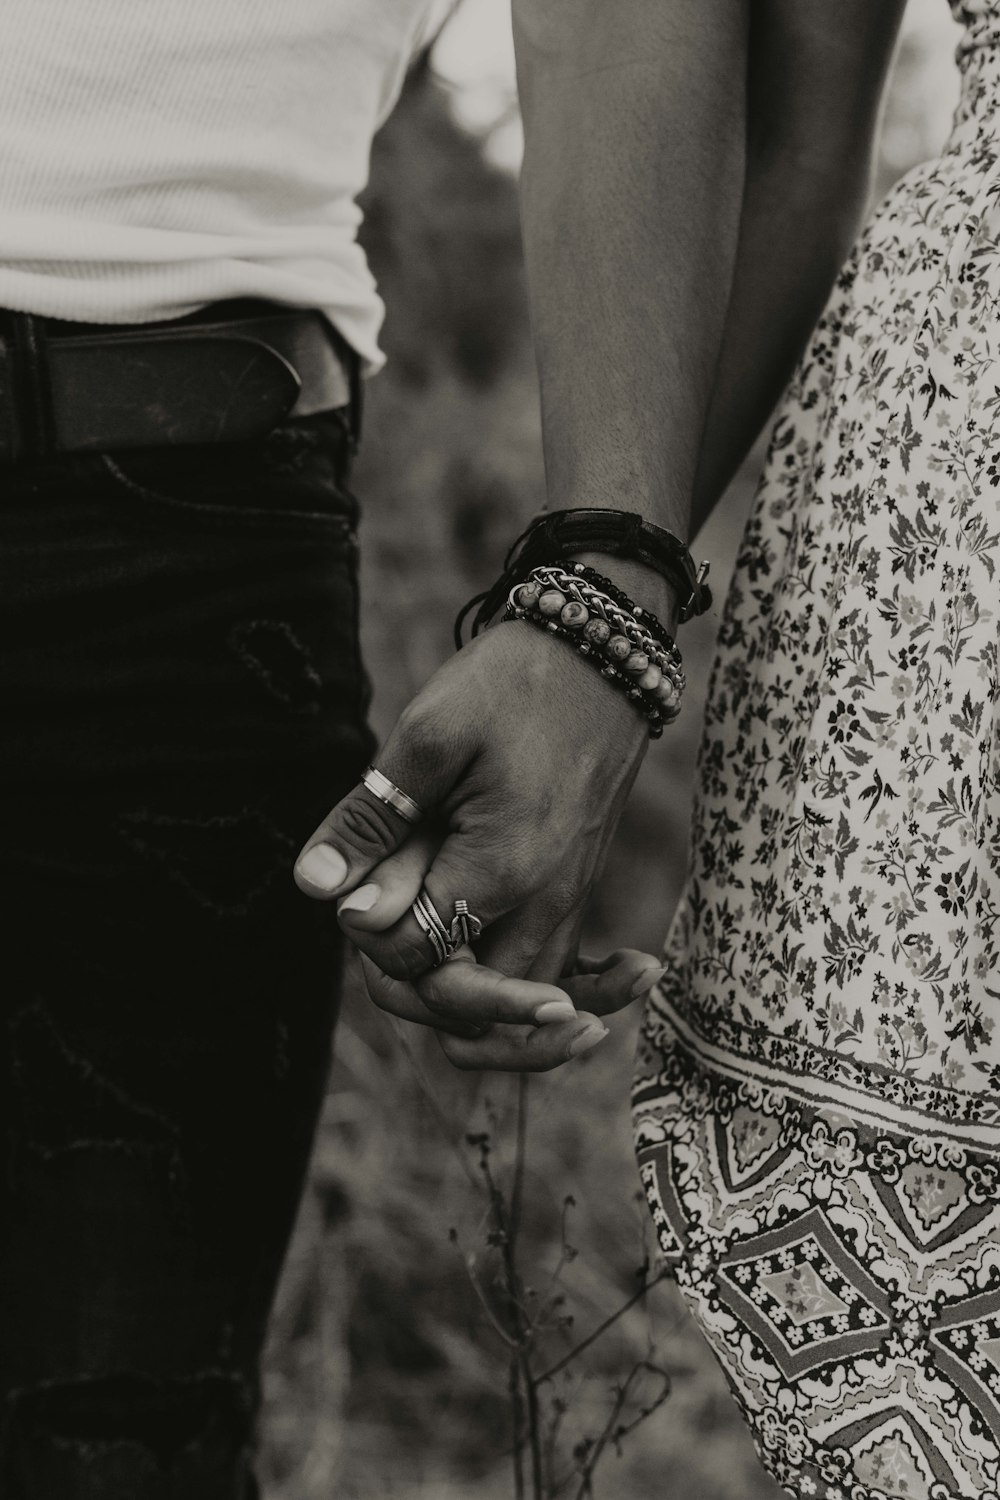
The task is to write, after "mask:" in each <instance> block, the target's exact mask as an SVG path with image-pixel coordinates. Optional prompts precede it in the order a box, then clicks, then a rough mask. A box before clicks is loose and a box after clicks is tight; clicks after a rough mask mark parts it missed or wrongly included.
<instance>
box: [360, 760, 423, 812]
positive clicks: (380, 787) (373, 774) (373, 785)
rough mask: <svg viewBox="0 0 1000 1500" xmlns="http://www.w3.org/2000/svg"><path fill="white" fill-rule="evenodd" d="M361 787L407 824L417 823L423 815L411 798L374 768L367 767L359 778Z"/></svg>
mask: <svg viewBox="0 0 1000 1500" xmlns="http://www.w3.org/2000/svg"><path fill="white" fill-rule="evenodd" d="M361 784H362V786H366V787H367V788H368V790H369V791H370V792H371V794H372V796H373V797H377V798H378V800H379V801H380V802H384V803H385V805H386V807H391V808H392V810H393V812H394V813H398V814H399V816H400V817H401V818H405V819H406V821H407V823H419V822H420V820H421V818H422V817H423V815H424V810H423V808H422V807H421V806H420V803H419V802H414V800H413V798H412V797H409V796H407V794H406V792H404V791H403V790H402V788H401V787H398V786H397V785H396V783H395V782H394V781H390V780H389V778H388V776H383V775H382V772H381V771H377V770H376V769H375V767H374V766H369V767H368V769H367V771H366V772H365V774H364V775H363V776H362V778H361Z"/></svg>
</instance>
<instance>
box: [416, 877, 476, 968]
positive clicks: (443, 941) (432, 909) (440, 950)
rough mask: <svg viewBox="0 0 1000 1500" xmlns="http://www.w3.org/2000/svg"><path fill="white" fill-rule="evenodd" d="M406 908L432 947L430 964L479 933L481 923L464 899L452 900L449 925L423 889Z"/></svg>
mask: <svg viewBox="0 0 1000 1500" xmlns="http://www.w3.org/2000/svg"><path fill="white" fill-rule="evenodd" d="M410 910H411V911H412V912H413V915H414V917H415V918H416V920H417V924H418V926H419V927H420V929H421V931H422V932H423V933H425V934H426V937H427V939H428V941H429V943H430V945H431V947H432V948H433V949H434V967H435V968H438V967H440V965H441V964H444V963H447V962H448V960H449V958H451V957H452V955H453V954H455V953H457V952H458V950H459V948H463V947H464V946H465V944H466V943H471V942H472V941H473V940H474V939H475V938H477V937H479V935H480V934H481V932H482V930H483V924H482V922H481V921H480V920H479V918H478V917H474V916H473V914H472V912H471V911H470V910H469V903H468V902H467V901H456V902H455V915H454V917H453V918H452V923H451V926H450V927H446V926H445V925H444V922H443V921H442V919H441V913H440V912H439V911H438V909H437V907H436V906H435V905H434V902H433V901H432V900H431V898H430V896H428V894H427V892H426V891H421V892H420V895H419V896H418V897H417V899H416V901H414V903H413V905H412V907H411V908H410Z"/></svg>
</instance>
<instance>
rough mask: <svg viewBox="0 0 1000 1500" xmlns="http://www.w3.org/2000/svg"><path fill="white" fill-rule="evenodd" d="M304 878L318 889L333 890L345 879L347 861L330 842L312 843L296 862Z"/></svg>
mask: <svg viewBox="0 0 1000 1500" xmlns="http://www.w3.org/2000/svg"><path fill="white" fill-rule="evenodd" d="M298 871H299V874H300V875H301V876H302V878H303V879H304V880H308V882H309V884H310V885H314V886H315V887H316V889H317V890H320V891H335V890H336V889H337V887H338V886H340V885H343V883H344V881H345V880H346V879H347V861H346V859H345V858H344V856H343V855H342V854H340V853H338V851H337V850H336V849H335V848H334V847H333V845H332V844H313V846H312V848H311V849H307V850H306V852H305V854H303V855H302V856H301V857H300V859H299V862H298Z"/></svg>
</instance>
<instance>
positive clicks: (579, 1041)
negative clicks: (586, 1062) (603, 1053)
mask: <svg viewBox="0 0 1000 1500" xmlns="http://www.w3.org/2000/svg"><path fill="white" fill-rule="evenodd" d="M607 1035H608V1028H607V1027H606V1026H601V1025H600V1023H598V1024H596V1025H590V1026H585V1027H584V1029H583V1030H582V1031H581V1032H578V1033H577V1035H576V1036H575V1037H574V1038H573V1040H572V1041H571V1042H570V1044H569V1055H570V1057H579V1056H580V1053H581V1052H589V1051H590V1049H591V1047H596V1046H597V1044H598V1042H603V1041H604V1038H605V1037H606V1036H607Z"/></svg>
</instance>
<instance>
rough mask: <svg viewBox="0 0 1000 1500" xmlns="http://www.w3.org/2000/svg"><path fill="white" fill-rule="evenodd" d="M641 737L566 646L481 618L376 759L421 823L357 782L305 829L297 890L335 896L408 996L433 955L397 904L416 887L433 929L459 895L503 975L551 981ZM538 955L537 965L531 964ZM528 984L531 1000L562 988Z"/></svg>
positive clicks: (633, 716) (619, 699)
mask: <svg viewBox="0 0 1000 1500" xmlns="http://www.w3.org/2000/svg"><path fill="white" fill-rule="evenodd" d="M647 743H648V736H647V731H646V727H645V724H644V722H643V720H642V718H641V716H640V715H639V714H637V713H636V712H635V710H634V709H633V707H632V705H631V704H629V703H628V702H627V701H626V700H625V698H624V697H623V695H622V694H621V693H620V692H617V691H616V690H615V689H614V688H613V687H612V686H611V685H610V684H609V683H607V682H606V681H604V680H603V679H602V678H601V676H600V674H599V673H598V672H596V671H595V670H594V668H593V666H592V665H591V664H590V663H588V662H586V661H584V660H583V659H581V658H580V657H578V656H577V655H576V654H575V653H574V652H573V651H571V650H569V649H567V647H566V644H565V643H564V642H562V641H559V640H554V639H549V638H546V637H545V636H544V635H543V634H542V633H541V632H539V631H536V630H535V628H534V627H533V626H531V625H528V624H520V623H517V624H508V625H504V626H503V627H502V628H497V629H493V630H490V631H488V632H487V633H486V634H485V635H483V636H481V637H479V638H478V639H477V640H475V641H473V642H472V643H471V644H470V645H469V646H467V647H466V648H465V649H464V650H463V651H461V652H460V653H459V654H458V655H457V656H455V657H452V658H451V660H449V661H448V662H446V663H445V665H444V666H443V667H442V668H441V669H440V670H439V671H438V672H437V673H436V674H435V675H434V677H432V678H431V680H430V682H429V683H428V684H427V686H426V687H425V688H424V689H423V690H422V691H421V692H420V693H419V694H418V695H417V697H416V698H415V699H414V700H413V702H412V703H411V704H410V706H409V707H408V708H407V709H406V710H405V711H404V713H403V715H402V717H401V719H400V720H399V722H398V724H397V725H396V728H395V729H394V730H393V732H392V734H391V735H390V737H389V739H388V740H387V742H386V744H385V746H384V748H383V750H382V752H381V754H380V755H379V760H378V764H379V769H380V770H381V771H382V772H383V773H384V774H385V775H386V776H388V777H389V778H390V779H391V780H392V781H393V782H395V784H396V785H397V786H399V787H401V788H402V789H403V790H404V791H405V792H407V793H409V795H410V796H411V797H413V798H415V799H416V801H417V802H418V803H419V804H420V805H421V806H422V807H424V808H426V809H428V811H429V813H431V814H432V816H431V817H429V818H428V821H427V823H426V824H422V825H420V827H419V828H418V829H416V830H414V828H413V827H412V826H411V825H410V824H408V823H406V822H405V821H404V820H403V819H402V818H400V817H399V816H398V814H396V813H395V812H393V811H392V810H391V809H390V808H388V807H386V806H385V805H384V804H383V803H381V802H380V801H379V800H378V799H377V798H375V797H373V796H372V795H371V793H369V792H368V791H367V789H366V788H364V787H363V786H358V787H357V788H355V789H354V790H353V791H352V792H351V793H350V794H349V795H348V796H347V797H345V798H344V800H343V801H342V802H340V803H338V805H337V806H336V807H335V808H334V809H333V811H332V812H331V813H330V815H329V817H328V818H326V819H325V820H324V822H323V823H322V824H321V825H320V827H319V828H318V829H317V830H316V832H315V834H314V835H313V837H312V838H311V839H310V840H309V841H308V843H307V845H306V846H305V849H304V850H303V852H302V854H301V855H300V857H299V861H298V864H297V868H296V878H297V880H298V883H299V885H300V887H301V888H302V890H303V891H305V892H306V894H307V895H310V896H314V897H318V898H320V899H331V898H339V912H340V921H341V925H342V926H343V928H344V930H345V932H346V933H347V934H348V935H349V936H350V937H351V939H352V941H353V942H354V943H355V944H356V945H357V946H358V947H359V948H360V949H361V950H362V952H363V953H364V954H366V955H367V957H368V958H369V959H371V960H372V961H373V963H374V964H375V965H376V966H377V967H378V968H379V969H381V970H382V972H383V973H384V974H385V975H387V976H388V977H390V978H392V979H396V980H401V981H408V982H413V983H415V984H416V986H417V990H418V993H420V994H421V998H425V996H424V990H425V988H426V985H425V983H424V976H425V975H427V974H428V971H429V970H430V969H431V966H432V963H433V957H434V955H433V952H432V950H431V947H430V944H429V942H428V939H427V937H426V936H425V934H424V933H423V931H422V930H421V928H420V926H419V925H418V923H417V921H416V919H415V918H414V916H413V913H412V911H411V910H410V906H411V904H412V901H413V899H414V896H415V894H416V892H417V891H419V889H420V887H421V885H422V886H423V887H424V888H425V889H426V891H427V893H428V895H429V896H430V899H431V900H432V901H433V903H434V905H435V907H436V908H437V910H438V911H439V912H440V914H441V916H442V918H443V920H444V921H445V923H446V925H447V924H450V922H451V918H452V914H453V911H454V905H455V902H456V901H457V900H459V899H464V900H465V901H467V902H468V906H469V910H470V912H472V913H473V914H474V915H476V916H477V917H479V918H480V919H481V920H482V922H483V925H484V943H483V947H482V949H481V950H480V952H481V954H482V953H488V955H489V961H490V963H491V964H492V965H493V966H494V967H495V968H497V969H499V970H501V971H502V973H503V974H505V975H507V976H513V977H516V976H521V975H525V974H528V973H529V972H531V977H532V978H533V979H537V980H543V981H551V980H554V979H557V978H558V977H559V976H560V975H561V974H562V973H563V972H564V970H566V969H567V968H568V967H571V965H570V964H569V958H570V956H571V954H572V953H573V952H574V949H575V943H576V936H577V931H578V928H579V914H580V910H581V907H582V903H583V901H584V900H585V898H586V896H587V894H588V892H589V890H590V886H591V883H592V881H593V878H594V876H595V874H596V872H597V869H598V868H599V865H600V861H601V858H602V856H603V853H604V850H605V848H606V845H607V842H608V840H609V838H610V835H611V833H612V831H613V829H614V827H615V825H616V823H617V821H618V817H619V815H620V812H621V808H622V805H623V803H624V800H625V797H626V795H627V793H628V790H629V788H630V787H631V784H632V781H633V780H634V777H635V774H636V772H637V770H638V768H639V765H640V763H641V761H642V757H643V754H644V752H645V748H646V745H647ZM344 897H347V899H346V900H344V899H343V898H344ZM553 935H558V936H557V937H556V939H555V941H554V942H550V939H552V938H553ZM478 946H479V945H477V947H478ZM539 954H544V959H545V972H541V973H538V972H532V970H533V965H534V962H535V960H536V958H537V957H538V955H539ZM435 973H436V975H437V976H438V977H437V978H435V976H433V975H432V976H431V978H430V981H429V983H430V985H431V987H432V988H433V986H434V984H435V983H440V975H441V971H440V970H437V971H435ZM542 988H543V990H544V992H545V993H544V996H543V997H542V998H540V999H538V998H537V997H536V1000H537V1003H538V1004H541V1005H545V1004H548V1003H549V1002H551V1001H552V1000H553V999H554V998H560V997H561V998H565V992H564V991H556V992H553V988H552V985H551V984H550V983H546V984H544V985H543V986H542ZM470 1014H471V1018H472V1019H473V1020H475V1019H477V1018H476V1016H475V1015H474V1014H472V1008H471V1007H470ZM494 1019H500V1020H505V1021H511V1022H522V1023H523V1022H524V1021H525V1020H526V1019H527V1017H526V1016H525V1014H524V1012H523V1010H522V1011H520V1012H518V1013H517V1014H513V1015H506V1014H499V1013H498V1015H497V1016H496V1017H494Z"/></svg>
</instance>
